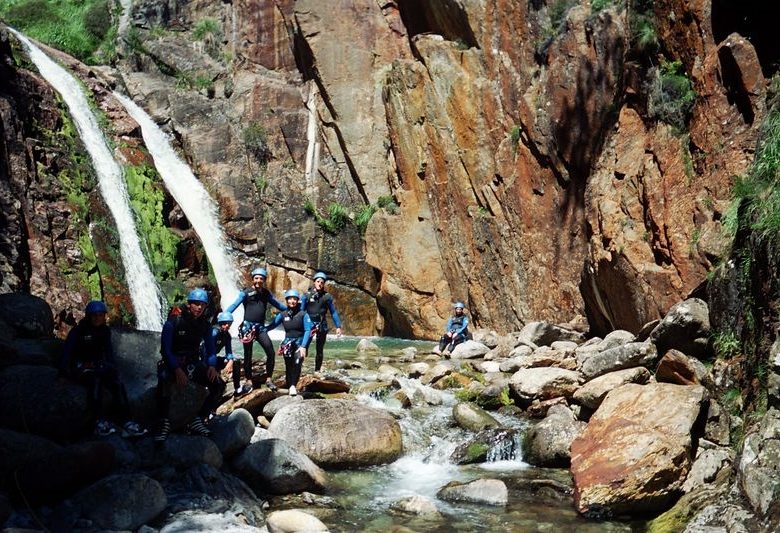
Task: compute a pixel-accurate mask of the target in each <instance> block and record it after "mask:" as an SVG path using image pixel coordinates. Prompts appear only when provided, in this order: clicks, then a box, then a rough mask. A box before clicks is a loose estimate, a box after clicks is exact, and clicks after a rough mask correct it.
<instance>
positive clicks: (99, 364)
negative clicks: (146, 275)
mask: <svg viewBox="0 0 780 533" xmlns="http://www.w3.org/2000/svg"><path fill="white" fill-rule="evenodd" d="M251 274H252V285H251V286H250V287H247V288H246V289H243V290H242V291H241V292H240V293H239V296H238V298H237V299H236V301H235V302H233V303H232V304H231V305H230V306H228V308H227V310H225V311H223V312H220V313H219V314H218V315H217V321H216V322H217V323H216V325H214V326H212V324H211V321H210V320H209V319H208V318H207V316H206V308H207V306H208V304H209V296H208V293H207V292H206V291H205V290H204V289H193V290H192V291H190V292H189V294H188V295H187V302H186V303H185V304H182V305H177V306H175V307H173V308H172V309H171V312H170V313H169V316H168V319H167V320H166V322H165V324H164V325H163V328H162V334H161V341H160V354H161V359H160V361H159V362H158V364H157V378H158V383H157V390H156V400H157V416H158V429H157V432H156V433H155V441H156V442H158V443H164V442H165V441H166V440H167V438H168V435H169V433H170V431H171V422H170V407H171V396H172V391H173V387H174V386H179V387H183V386H185V385H186V384H187V383H188V382H189V381H193V382H194V383H197V384H199V385H202V386H204V387H206V388H207V389H208V396H207V397H206V399H205V401H204V402H203V405H202V406H201V408H200V410H199V411H198V413H197V416H195V417H194V418H193V419H192V420H191V421H190V422H189V423H188V424H187V426H186V429H187V431H188V432H189V433H190V434H194V435H202V436H208V435H210V434H211V431H210V430H209V428H208V427H207V426H206V421H207V420H208V418H209V416H210V414H211V413H213V412H214V411H215V410H216V408H217V407H218V406H219V403H220V402H221V398H222V395H223V394H224V392H225V389H226V383H225V382H224V381H223V380H222V379H221V377H220V370H222V369H225V370H226V371H228V372H230V371H231V370H232V379H233V386H234V398H237V397H240V396H242V395H244V394H246V393H248V392H250V391H251V390H252V386H253V384H252V348H253V344H254V343H255V342H257V343H258V344H260V346H261V347H262V348H263V350H264V351H265V354H266V365H265V375H266V380H265V384H266V385H267V386H268V387H269V388H270V389H271V390H274V391H276V390H277V386H276V384H275V383H274V381H273V370H274V360H275V354H274V350H273V345H272V343H271V339H270V338H269V337H268V331H269V330H272V329H274V328H276V327H277V326H279V325H282V326H283V327H284V330H285V337H284V340H283V341H282V343H281V345H280V349H279V353H280V354H281V355H282V356H283V358H284V362H285V388H287V390H288V394H290V395H293V396H294V395H296V394H297V390H296V385H297V383H298V380H299V378H300V374H301V369H302V366H303V361H304V359H305V357H306V354H307V350H308V347H309V344H310V343H311V342H312V340H313V339H316V359H315V371H316V372H319V371H320V370H321V368H322V363H323V358H324V353H323V352H324V345H325V340H326V337H327V333H328V325H327V320H326V315H327V314H328V313H330V315H331V318H332V320H333V322H334V324H335V326H336V333H337V334H338V335H341V319H340V318H339V314H338V312H337V311H336V307H335V304H334V301H333V297H332V296H331V295H330V294H329V293H328V292H327V291H326V290H325V282H326V281H327V279H328V278H327V275H325V274H324V273H323V272H317V274H315V276H314V281H313V286H312V287H311V288H310V289H309V290H308V291H307V292H306V293H305V294H304V295H303V296H301V294H300V293H299V292H298V291H297V290H296V289H289V290H287V291H286V292H285V293H284V299H285V303H286V305H283V304H281V303H280V302H279V301H278V300H277V299H276V298H275V297H274V296H273V294H271V292H270V291H269V290H268V289H267V288H266V287H265V282H266V279H267V277H268V273H267V271H266V269H264V268H256V269H255V270H253V271H252V273H251ZM240 305H243V306H244V321H243V322H242V324H241V326H240V327H239V338H240V340H241V342H242V344H243V346H244V350H243V351H244V354H243V364H242V361H241V359H242V358H241V357H240V356H239V355H237V354H235V353H234V352H233V349H232V342H231V341H232V339H231V334H230V326H231V325H232V323H233V314H232V313H233V311H235V310H236V309H237V308H238V306H240ZM269 306H271V307H275V308H276V309H278V310H279V311H280V312H279V313H278V314H276V315H275V316H274V318H273V319H272V320H271V321H270V323H268V324H266V313H267V311H268V309H269ZM106 313H107V308H106V305H105V303H103V302H100V301H93V302H90V303H89V304H88V305H87V307H86V309H85V315H86V316H85V317H84V319H82V320H81V321H80V322H79V324H78V325H77V326H76V327H74V328H73V329H72V330H71V332H70V334H69V335H68V338H67V340H66V343H65V351H64V355H63V360H62V363H61V372H62V373H63V375H69V376H70V377H73V378H75V379H77V380H78V381H79V382H80V383H83V384H84V385H85V386H86V387H87V388H88V391H89V394H88V398H89V402H90V407H91V409H92V411H93V412H94V413H95V415H96V417H97V422H96V426H95V433H96V434H98V435H100V436H104V435H108V434H111V433H114V432H116V431H117V428H116V427H115V426H114V425H113V424H111V423H110V422H109V421H108V420H107V419H106V418H105V417H104V416H103V414H104V412H103V406H102V403H103V402H102V391H103V388H104V387H105V388H107V389H109V391H110V392H111V396H112V398H113V399H114V403H115V410H116V412H117V415H118V418H119V422H120V424H122V435H123V436H129V437H135V436H140V435H143V434H145V433H146V432H147V431H146V430H145V429H143V428H142V427H141V426H139V425H138V424H137V423H135V422H134V421H131V420H129V413H128V409H127V394H126V392H125V390H124V387H123V386H122V383H121V381H120V380H119V376H118V373H117V372H116V366H115V365H114V362H113V361H114V359H113V350H112V347H111V333H110V330H109V329H108V326H107V325H106ZM223 349H224V356H222V357H218V356H217V354H218V353H219V352H220V351H222V350H223ZM242 367H243V369H244V378H245V380H246V381H245V383H244V384H243V385H242V384H241V375H240V372H241V368H242Z"/></svg>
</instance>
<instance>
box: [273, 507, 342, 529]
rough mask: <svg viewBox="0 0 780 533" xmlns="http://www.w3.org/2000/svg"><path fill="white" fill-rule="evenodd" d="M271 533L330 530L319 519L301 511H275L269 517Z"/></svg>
mask: <svg viewBox="0 0 780 533" xmlns="http://www.w3.org/2000/svg"><path fill="white" fill-rule="evenodd" d="M267 526H268V531H269V533H299V532H301V531H306V532H311V533H319V532H327V531H328V528H327V527H326V526H325V524H323V523H322V522H321V521H320V519H319V518H317V517H315V516H312V515H310V514H309V513H307V512H305V511H301V510H299V509H285V510H283V511H274V512H273V513H271V514H270V515H268V520H267Z"/></svg>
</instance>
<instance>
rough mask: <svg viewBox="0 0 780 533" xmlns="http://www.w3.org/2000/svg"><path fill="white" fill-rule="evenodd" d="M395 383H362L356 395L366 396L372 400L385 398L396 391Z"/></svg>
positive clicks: (355, 392) (355, 390)
mask: <svg viewBox="0 0 780 533" xmlns="http://www.w3.org/2000/svg"><path fill="white" fill-rule="evenodd" d="M395 388H396V387H395V383H390V382H387V381H375V382H373V383H362V384H360V385H358V386H357V387H356V388H355V389H354V391H353V392H354V394H355V395H357V394H366V395H368V396H371V397H372V398H385V397H386V396H388V395H389V394H390V393H391V392H392V391H393V389H395Z"/></svg>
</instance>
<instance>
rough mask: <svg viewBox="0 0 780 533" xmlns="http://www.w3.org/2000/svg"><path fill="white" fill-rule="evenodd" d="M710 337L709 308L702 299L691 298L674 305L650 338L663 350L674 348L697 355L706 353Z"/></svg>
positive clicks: (693, 355)
mask: <svg viewBox="0 0 780 533" xmlns="http://www.w3.org/2000/svg"><path fill="white" fill-rule="evenodd" d="M709 338H710V314H709V308H708V307H707V303H706V302H705V301H704V300H701V299H699V298H689V299H688V300H685V301H683V302H680V303H677V304H675V305H673V306H672V308H671V309H669V312H668V313H666V316H664V318H663V319H662V320H661V322H660V324H658V325H657V326H656V327H655V329H654V330H653V331H652V333H650V340H651V341H652V342H653V343H654V344H655V345H656V346H657V347H658V351H659V352H660V353H665V352H666V351H667V350H670V349H672V348H674V349H676V350H680V351H681V352H683V353H684V354H686V355H690V356H692V357H697V358H700V357H702V356H704V355H705V354H706V351H707V345H708V343H709Z"/></svg>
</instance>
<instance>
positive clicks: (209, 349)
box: [203, 328, 217, 366]
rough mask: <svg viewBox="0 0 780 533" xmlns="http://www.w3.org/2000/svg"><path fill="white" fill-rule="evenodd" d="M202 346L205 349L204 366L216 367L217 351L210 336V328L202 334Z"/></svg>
mask: <svg viewBox="0 0 780 533" xmlns="http://www.w3.org/2000/svg"><path fill="white" fill-rule="evenodd" d="M203 344H204V346H205V348H206V364H207V365H208V366H217V350H216V348H217V347H216V346H215V345H214V337H213V336H212V335H211V328H209V329H208V330H206V332H205V333H204V334H203Z"/></svg>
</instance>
